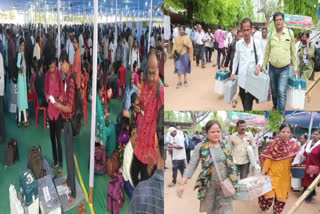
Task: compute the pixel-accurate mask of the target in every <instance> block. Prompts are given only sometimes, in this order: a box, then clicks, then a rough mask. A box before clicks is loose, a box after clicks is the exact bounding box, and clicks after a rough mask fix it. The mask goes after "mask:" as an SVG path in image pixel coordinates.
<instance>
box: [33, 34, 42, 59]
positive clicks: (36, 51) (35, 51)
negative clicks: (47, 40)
mask: <svg viewBox="0 0 320 214" xmlns="http://www.w3.org/2000/svg"><path fill="white" fill-rule="evenodd" d="M39 43H40V38H39V36H37V40H36V45H35V46H34V48H33V57H36V58H37V61H38V60H40V57H41V56H40V45H39Z"/></svg>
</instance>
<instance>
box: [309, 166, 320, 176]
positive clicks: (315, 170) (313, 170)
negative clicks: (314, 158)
mask: <svg viewBox="0 0 320 214" xmlns="http://www.w3.org/2000/svg"><path fill="white" fill-rule="evenodd" d="M306 172H307V174H309V175H318V174H319V173H320V167H318V166H315V165H309V166H308V167H307V169H306Z"/></svg>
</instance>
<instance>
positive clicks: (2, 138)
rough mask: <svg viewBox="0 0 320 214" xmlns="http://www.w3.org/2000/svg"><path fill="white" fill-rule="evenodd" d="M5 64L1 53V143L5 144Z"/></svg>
mask: <svg viewBox="0 0 320 214" xmlns="http://www.w3.org/2000/svg"><path fill="white" fill-rule="evenodd" d="M4 74H5V71H4V64H3V57H2V54H1V53H0V137H1V139H0V143H4V142H5V141H6V128H5V121H4V109H3V97H4Z"/></svg>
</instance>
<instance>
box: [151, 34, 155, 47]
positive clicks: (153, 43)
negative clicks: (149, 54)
mask: <svg viewBox="0 0 320 214" xmlns="http://www.w3.org/2000/svg"><path fill="white" fill-rule="evenodd" d="M150 46H151V47H153V48H156V40H155V39H154V36H152V37H151V39H150Z"/></svg>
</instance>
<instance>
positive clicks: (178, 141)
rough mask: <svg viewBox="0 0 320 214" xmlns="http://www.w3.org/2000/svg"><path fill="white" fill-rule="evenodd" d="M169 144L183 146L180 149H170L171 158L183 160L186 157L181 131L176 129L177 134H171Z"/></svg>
mask: <svg viewBox="0 0 320 214" xmlns="http://www.w3.org/2000/svg"><path fill="white" fill-rule="evenodd" d="M170 144H172V145H174V146H180V147H183V148H182V149H172V160H185V159H186V158H187V157H186V150H185V148H184V136H183V133H182V132H181V131H179V130H177V135H176V136H175V137H172V136H171V138H170Z"/></svg>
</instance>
